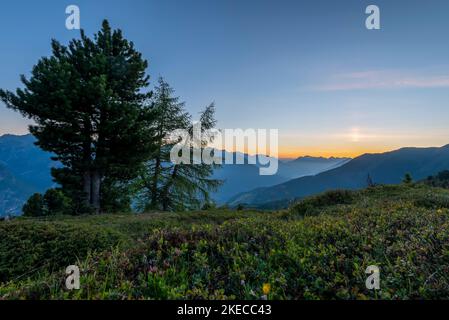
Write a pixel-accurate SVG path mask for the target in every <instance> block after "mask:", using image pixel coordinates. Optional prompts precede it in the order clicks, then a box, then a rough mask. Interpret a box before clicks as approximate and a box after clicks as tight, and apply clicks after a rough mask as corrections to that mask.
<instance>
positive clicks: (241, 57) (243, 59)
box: [0, 0, 449, 157]
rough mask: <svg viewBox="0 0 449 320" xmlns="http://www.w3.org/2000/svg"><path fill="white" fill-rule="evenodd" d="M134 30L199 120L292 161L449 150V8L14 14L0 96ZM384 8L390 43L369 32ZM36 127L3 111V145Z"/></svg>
mask: <svg viewBox="0 0 449 320" xmlns="http://www.w3.org/2000/svg"><path fill="white" fill-rule="evenodd" d="M70 4H76V5H78V6H79V7H80V10H81V27H82V28H83V29H85V31H86V33H87V34H88V35H92V34H93V33H94V32H96V31H97V30H98V29H99V28H100V25H101V21H102V20H103V19H104V18H107V19H109V21H110V23H111V25H112V26H113V27H114V28H120V29H122V30H123V32H124V34H125V36H126V37H127V38H129V39H131V40H133V41H134V43H135V44H136V47H137V48H138V49H139V50H140V51H141V52H142V53H143V55H144V56H145V58H147V59H148V60H149V62H150V67H149V69H148V73H149V74H150V76H151V77H152V83H154V82H155V80H156V79H157V77H158V76H164V77H165V78H166V80H167V81H168V82H169V83H170V84H171V85H172V86H173V87H174V88H175V89H176V93H177V95H179V96H180V97H181V98H182V99H183V100H185V101H186V103H187V104H186V106H187V108H188V110H189V111H190V112H192V113H194V114H197V113H198V112H199V111H200V110H201V109H202V108H204V107H205V106H206V105H207V104H209V103H210V102H212V101H214V102H215V103H216V106H217V119H218V126H219V127H220V128H243V129H245V128H267V129H268V128H277V129H279V136H280V140H279V145H280V155H281V156H282V157H295V156H300V155H306V154H307V155H314V156H318V155H322V156H331V155H334V156H356V155H359V154H362V153H365V152H383V151H386V150H393V149H397V148H400V147H405V146H441V145H445V144H448V143H449V125H448V124H449V41H448V38H447V35H448V34H449V1H447V0H429V1H419V0H407V1H405V0H395V1H385V0H382V1H381V0H371V1H365V0H307V1H301V0H296V1H284V0H280V1H274V0H271V1H264V0H258V1H256V0H245V1H241V0H178V1H174V0H159V1H151V0H150V1H148V0H129V1H114V0H112V1H111V0H96V1H88V0H85V1H77V0H71V1H61V0H44V1H39V2H37V1H23V0H22V1H21V0H17V1H14V2H13V1H8V2H5V3H2V7H1V11H0V30H1V33H2V39H1V40H2V41H1V43H2V48H1V50H0V68H1V69H0V70H1V72H0V88H4V89H10V90H12V89H15V88H16V87H18V86H20V85H21V84H20V81H19V75H20V74H25V75H28V74H29V72H30V70H31V68H32V66H33V65H34V64H35V63H36V62H37V60H38V59H39V58H40V57H42V56H48V55H49V54H50V39H51V38H56V39H58V40H59V41H61V42H62V43H68V41H69V40H70V39H71V38H73V37H78V34H79V33H78V31H70V30H67V29H66V28H65V19H66V17H67V15H66V14H65V8H66V7H67V6H68V5H70ZM370 4H375V5H377V6H379V8H380V13H381V30H367V29H366V28H365V19H366V17H367V15H366V14H365V9H366V7H367V6H368V5H370ZM28 124H29V120H26V119H23V118H22V117H21V116H20V114H18V113H16V112H13V111H11V110H8V109H6V107H5V106H4V105H3V104H0V135H1V134H4V133H15V134H23V133H26V132H27V125H28Z"/></svg>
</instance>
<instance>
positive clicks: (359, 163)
mask: <svg viewBox="0 0 449 320" xmlns="http://www.w3.org/2000/svg"><path fill="white" fill-rule="evenodd" d="M34 142H35V138H34V137H33V136H31V135H24V136H15V135H3V136H1V137H0V216H2V215H11V214H12V215H18V214H20V212H21V208H22V206H23V204H24V203H25V201H26V200H27V199H28V197H29V196H30V195H32V194H33V193H35V192H41V193H42V192H45V190H47V189H48V188H51V187H53V186H54V182H53V181H52V178H51V175H50V171H51V168H52V167H54V166H56V165H57V164H56V163H55V162H54V161H52V160H51V154H50V153H47V152H44V151H42V150H41V149H40V148H38V147H37V146H36V145H35V144H34ZM232 155H233V156H234V157H236V155H237V154H236V153H233V154H232ZM243 157H244V159H245V164H239V165H230V164H228V165H226V164H225V165H222V166H221V167H220V168H218V169H216V170H215V172H214V174H213V177H214V178H216V179H221V180H223V181H224V184H223V185H222V187H221V188H220V189H219V190H218V191H217V192H215V193H213V194H212V198H213V199H214V200H215V201H216V202H217V204H219V205H223V204H228V205H229V206H231V207H235V206H238V205H239V204H242V205H244V206H247V207H255V208H264V209H277V208H282V207H285V206H287V205H288V204H289V203H290V202H291V201H293V200H296V199H300V198H303V197H305V196H308V195H312V194H316V193H320V192H323V191H326V190H331V189H359V188H363V187H365V186H367V180H368V176H369V177H370V180H371V181H372V182H374V183H377V184H395V183H399V182H401V180H402V178H403V177H404V175H405V173H410V174H411V175H412V176H413V178H414V179H415V180H420V179H423V178H427V177H428V176H430V175H434V174H436V173H438V172H439V171H443V170H447V169H449V145H446V146H443V147H440V148H402V149H399V150H395V151H390V152H385V153H378V154H364V155H362V156H359V157H357V158H354V159H349V158H333V157H331V158H322V157H310V156H305V157H300V158H297V159H294V160H279V164H278V167H279V169H278V172H277V173H276V174H275V175H272V176H263V175H260V172H259V167H260V165H259V164H258V163H256V164H249V163H248V162H249V161H248V159H251V158H252V157H255V156H250V155H246V154H245V155H243Z"/></svg>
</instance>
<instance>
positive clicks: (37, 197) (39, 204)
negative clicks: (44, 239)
mask: <svg viewBox="0 0 449 320" xmlns="http://www.w3.org/2000/svg"><path fill="white" fill-rule="evenodd" d="M22 211H23V215H24V216H25V217H42V216H44V215H45V213H46V211H45V202H44V197H43V196H42V195H41V194H40V193H35V194H33V195H32V196H31V197H30V198H29V199H28V200H27V202H26V203H25V204H24V206H23V208H22Z"/></svg>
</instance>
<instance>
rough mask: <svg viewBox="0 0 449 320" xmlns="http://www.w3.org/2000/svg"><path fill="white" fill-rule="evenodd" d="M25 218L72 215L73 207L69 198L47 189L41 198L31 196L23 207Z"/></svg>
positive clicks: (59, 191) (57, 191)
mask: <svg viewBox="0 0 449 320" xmlns="http://www.w3.org/2000/svg"><path fill="white" fill-rule="evenodd" d="M22 211H23V215H24V216H25V217H43V216H54V215H60V214H72V213H73V207H72V202H71V200H70V198H68V197H66V196H65V195H64V193H63V192H62V191H61V190H59V189H49V190H47V192H45V194H44V195H43V196H42V195H41V194H40V193H35V194H33V195H32V196H31V197H30V198H29V199H28V200H27V202H26V203H25V205H24V206H23V209H22Z"/></svg>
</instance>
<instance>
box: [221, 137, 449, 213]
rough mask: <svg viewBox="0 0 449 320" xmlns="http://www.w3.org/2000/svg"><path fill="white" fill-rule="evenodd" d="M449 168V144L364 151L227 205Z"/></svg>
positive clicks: (270, 201) (269, 201) (283, 199)
mask: <svg viewBox="0 0 449 320" xmlns="http://www.w3.org/2000/svg"><path fill="white" fill-rule="evenodd" d="M446 169H449V145H446V146H443V147H440V148H402V149H399V150H396V151H391V152H386V153H380V154H364V155H362V156H360V157H357V158H354V159H353V160H351V161H349V162H347V163H346V164H344V165H342V166H340V167H338V168H335V169H332V170H328V171H326V172H323V173H320V174H317V175H313V176H307V177H302V178H298V179H293V180H290V181H287V182H285V183H281V184H278V185H275V186H271V187H265V188H257V189H254V190H252V191H249V192H245V193H241V194H239V195H237V196H235V197H234V198H232V199H231V200H230V201H229V202H228V204H229V205H230V206H236V205H238V204H244V205H246V206H250V207H259V208H274V207H282V206H286V205H287V204H288V203H289V202H291V201H292V200H294V199H299V198H303V197H305V196H308V195H312V194H316V193H320V192H323V191H327V190H332V189H359V188H363V187H366V186H367V178H368V175H369V176H370V178H371V180H372V181H373V182H374V183H378V184H395V183H400V182H401V180H402V178H403V177H404V175H405V174H406V173H410V174H411V175H412V177H413V178H414V179H415V180H421V179H424V178H427V177H428V176H430V175H434V174H436V173H438V172H439V171H443V170H446Z"/></svg>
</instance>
